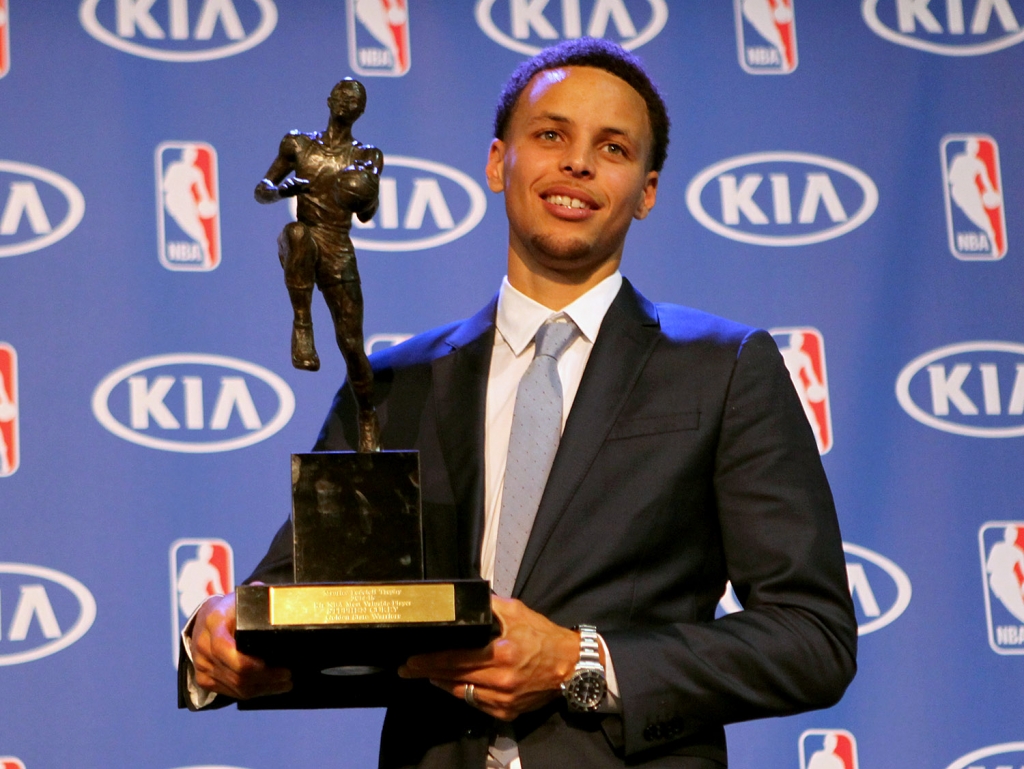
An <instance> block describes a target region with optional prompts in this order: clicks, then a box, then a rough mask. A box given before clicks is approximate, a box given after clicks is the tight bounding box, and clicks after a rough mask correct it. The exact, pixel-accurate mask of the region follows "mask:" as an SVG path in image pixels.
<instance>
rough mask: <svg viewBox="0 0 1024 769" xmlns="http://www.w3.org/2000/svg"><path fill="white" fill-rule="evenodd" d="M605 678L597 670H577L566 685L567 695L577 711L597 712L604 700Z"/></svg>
mask: <svg viewBox="0 0 1024 769" xmlns="http://www.w3.org/2000/svg"><path fill="white" fill-rule="evenodd" d="M605 689H606V684H605V680H604V676H603V675H602V674H601V673H600V672H598V671H596V670H577V671H576V673H575V675H573V677H572V679H571V680H570V681H569V683H568V684H567V685H566V689H565V695H566V699H568V700H569V704H570V705H571V706H572V707H573V708H575V709H577V710H596V709H597V706H598V705H600V704H601V700H603V699H604V693H605Z"/></svg>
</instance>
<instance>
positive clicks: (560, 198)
mask: <svg viewBox="0 0 1024 769" xmlns="http://www.w3.org/2000/svg"><path fill="white" fill-rule="evenodd" d="M544 200H546V201H547V202H548V203H550V204H551V205H553V206H562V207H563V208H590V206H589V205H587V204H586V203H584V202H583V201H582V200H580V199H579V198H573V197H570V196H568V195H548V196H547V197H545V198H544Z"/></svg>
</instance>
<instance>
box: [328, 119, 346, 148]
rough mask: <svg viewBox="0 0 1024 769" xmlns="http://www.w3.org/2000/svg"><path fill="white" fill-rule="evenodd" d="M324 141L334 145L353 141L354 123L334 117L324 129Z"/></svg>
mask: <svg viewBox="0 0 1024 769" xmlns="http://www.w3.org/2000/svg"><path fill="white" fill-rule="evenodd" d="M324 142H325V143H326V144H329V145H331V146H333V147H337V146H340V145H343V144H351V143H352V123H350V122H348V121H342V120H336V119H332V120H331V122H330V123H328V124H327V130H326V131H324Z"/></svg>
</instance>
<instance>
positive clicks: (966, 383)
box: [896, 341, 1024, 438]
mask: <svg viewBox="0 0 1024 769" xmlns="http://www.w3.org/2000/svg"><path fill="white" fill-rule="evenodd" d="M919 374H921V375H922V376H918V375H919ZM896 399H897V400H898V401H899V404H900V406H902V407H903V410H904V411H906V412H907V413H908V414H909V415H910V416H911V417H913V418H914V419H916V420H917V421H918V422H920V423H922V424H925V425H928V426H929V427H934V428H935V429H936V430H942V431H943V432H947V433H954V434H956V435H966V436H969V437H972V438H1017V437H1020V436H1022V435H1024V344H1018V343H1016V342H992V341H978V342H961V343H959V344H951V345H947V346H945V347H939V348H937V349H935V350H932V351H931V352H926V353H925V354H924V355H921V356H918V357H917V358H914V360H912V361H910V363H908V364H907V365H906V366H904V367H903V370H902V371H900V373H899V376H898V377H897V378H896Z"/></svg>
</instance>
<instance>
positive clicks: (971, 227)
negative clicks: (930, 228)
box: [940, 134, 1007, 261]
mask: <svg viewBox="0 0 1024 769" xmlns="http://www.w3.org/2000/svg"><path fill="white" fill-rule="evenodd" d="M940 151H941V155H942V183H943V190H944V192H945V196H946V227H947V230H948V232H949V250H950V251H951V252H952V253H953V256H955V257H956V258H957V259H964V260H969V261H982V260H983V261H994V260H996V259H1002V258H1003V257H1004V256H1006V250H1007V237H1006V214H1005V210H1004V205H1003V181H1002V174H1001V173H1000V170H999V146H998V145H997V144H996V142H995V139H993V138H992V137H991V136H985V135H983V134H951V135H949V136H946V137H944V138H943V139H942V144H941V147H940Z"/></svg>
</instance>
